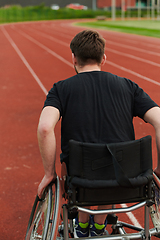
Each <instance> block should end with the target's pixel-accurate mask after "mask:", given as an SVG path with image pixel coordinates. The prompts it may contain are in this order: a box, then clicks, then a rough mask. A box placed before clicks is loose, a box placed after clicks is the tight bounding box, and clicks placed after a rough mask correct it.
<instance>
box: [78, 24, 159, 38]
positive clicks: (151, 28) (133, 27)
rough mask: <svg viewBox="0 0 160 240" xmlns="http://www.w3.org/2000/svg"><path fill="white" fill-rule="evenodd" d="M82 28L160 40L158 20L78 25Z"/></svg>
mask: <svg viewBox="0 0 160 240" xmlns="http://www.w3.org/2000/svg"><path fill="white" fill-rule="evenodd" d="M77 24H78V25H81V26H86V27H92V28H100V29H104V30H113V31H118V32H125V33H132V34H138V35H143V36H150V37H156V38H160V21H158V20H134V21H133V20H125V21H122V20H116V21H110V20H108V21H107V20H106V21H94V22H83V23H77Z"/></svg>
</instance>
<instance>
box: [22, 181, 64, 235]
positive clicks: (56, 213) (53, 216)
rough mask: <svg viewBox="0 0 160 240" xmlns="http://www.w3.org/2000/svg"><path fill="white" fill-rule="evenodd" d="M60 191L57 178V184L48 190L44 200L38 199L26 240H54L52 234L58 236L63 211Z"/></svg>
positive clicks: (53, 184) (51, 185)
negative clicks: (61, 211)
mask: <svg viewBox="0 0 160 240" xmlns="http://www.w3.org/2000/svg"><path fill="white" fill-rule="evenodd" d="M60 190H61V187H60V181H59V178H58V177H57V180H56V182H55V183H52V184H50V185H49V186H48V187H47V188H46V190H45V191H44V194H43V197H42V199H39V198H38V196H37V197H36V199H35V203H34V205H33V208H32V212H31V216H30V219H29V223H28V228H27V233H26V238H25V240H39V239H42V240H52V238H51V233H52V235H53V233H54V235H57V232H58V226H59V220H60V210H61V191H60Z"/></svg>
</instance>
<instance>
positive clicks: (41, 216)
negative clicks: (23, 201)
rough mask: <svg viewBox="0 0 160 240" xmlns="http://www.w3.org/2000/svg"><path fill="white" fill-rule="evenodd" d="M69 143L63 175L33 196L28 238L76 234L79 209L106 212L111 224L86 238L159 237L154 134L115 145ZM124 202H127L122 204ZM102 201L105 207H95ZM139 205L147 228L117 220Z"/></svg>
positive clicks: (62, 239)
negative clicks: (152, 138)
mask: <svg viewBox="0 0 160 240" xmlns="http://www.w3.org/2000/svg"><path fill="white" fill-rule="evenodd" d="M69 147H70V152H69V159H67V160H66V164H64V163H63V164H62V176H61V177H58V176H57V179H56V181H55V182H52V183H50V184H49V186H48V187H47V188H46V190H45V191H44V193H43V197H42V199H39V198H38V196H37V197H36V199H35V202H34V205H33V208H32V212H31V215H30V219H29V223H28V228H27V232H26V237H25V240H38V239H43V240H56V239H57V240H58V239H59V240H69V239H71V238H73V239H74V234H73V232H74V219H75V217H76V216H77V214H78V212H79V211H81V212H86V213H88V214H90V215H96V214H105V215H106V216H107V222H108V224H107V226H108V225H110V226H111V229H112V232H111V233H110V234H106V235H102V236H98V237H87V238H83V239H90V240H92V239H98V240H99V239H106V240H112V239H113V240H129V239H146V240H149V239H151V237H152V236H155V237H158V238H159V237H160V212H159V204H160V203H159V197H160V196H159V192H160V190H159V187H160V182H159V179H158V178H157V177H156V176H155V175H154V173H153V171H152V148H151V136H146V137H143V138H141V139H138V140H134V141H128V142H120V143H114V144H113V143H111V144H96V143H81V142H77V141H74V140H71V141H70V142H69ZM66 166H67V167H66ZM124 203H126V204H127V205H129V206H127V205H125V207H123V206H124V205H123V204H124ZM101 205H102V206H103V205H105V206H106V207H105V208H104V209H103V210H97V209H95V210H94V209H93V208H94V206H101ZM107 205H111V206H112V208H109V209H107ZM117 205H118V208H117V207H116V206H117ZM119 206H120V207H119ZM140 208H143V209H144V227H138V226H135V225H132V224H129V223H126V222H123V221H120V220H119V219H118V216H117V215H119V214H120V216H122V214H124V213H128V212H132V211H134V210H136V209H140ZM150 218H151V220H152V224H151V223H150ZM150 225H152V228H151V227H150Z"/></svg>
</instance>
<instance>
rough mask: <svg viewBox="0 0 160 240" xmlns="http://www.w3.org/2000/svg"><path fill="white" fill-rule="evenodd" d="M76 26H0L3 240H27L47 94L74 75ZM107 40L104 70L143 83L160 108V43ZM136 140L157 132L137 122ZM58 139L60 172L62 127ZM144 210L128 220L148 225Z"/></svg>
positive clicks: (110, 35) (119, 36) (112, 35)
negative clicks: (39, 128) (71, 46)
mask: <svg viewBox="0 0 160 240" xmlns="http://www.w3.org/2000/svg"><path fill="white" fill-rule="evenodd" d="M72 22H73V21H71V20H69V21H49V22H45V21H43V22H33V23H22V24H21V23H18V24H8V25H1V26H0V96H1V117H0V149H1V150H0V161H1V168H0V239H2V240H17V239H18V240H20V239H24V236H25V231H26V227H27V223H28V219H29V215H30V211H31V207H32V204H33V201H34V198H35V195H36V191H37V186H38V183H39V181H40V180H41V178H42V176H43V167H42V163H41V158H40V154H39V149H38V144H37V137H36V130H37V124H38V119H39V115H40V112H41V108H42V107H43V102H44V100H45V95H46V94H47V91H48V90H49V89H50V88H51V87H52V84H53V83H54V82H57V81H59V80H62V79H65V78H67V77H70V76H72V75H73V74H75V73H74V69H73V67H72V63H71V52H70V49H69V43H70V41H71V39H72V38H73V36H74V35H75V34H76V33H77V32H78V31H80V30H82V29H83V28H80V27H75V26H73V25H71V23H72ZM99 32H101V34H102V35H103V36H104V38H105V39H106V54H107V57H108V58H107V64H106V65H105V66H104V67H103V70H105V71H110V72H112V73H114V74H118V75H120V76H125V77H127V78H130V79H132V80H133V81H135V82H136V83H138V84H139V85H140V86H141V87H142V88H144V89H145V91H147V93H148V94H149V95H150V96H151V97H152V98H153V99H154V100H155V101H156V102H157V103H158V104H159V105H160V94H159V92H160V78H159V75H160V39H155V38H150V37H142V36H136V35H129V34H124V33H116V32H111V31H108V32H107V31H104V30H100V31H99ZM135 131H136V138H140V137H143V136H145V135H147V134H151V135H152V136H153V160H154V162H153V167H155V166H156V146H155V137H154V130H153V128H152V127H151V126H149V125H148V124H145V123H143V121H141V120H138V119H135ZM56 135H57V172H60V164H59V157H58V156H59V153H60V125H58V126H57V128H56ZM142 215H143V213H142V212H141V211H137V212H135V213H134V216H127V215H126V217H125V220H126V221H128V222H131V221H138V222H137V223H136V224H142Z"/></svg>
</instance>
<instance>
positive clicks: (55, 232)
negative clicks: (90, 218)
mask: <svg viewBox="0 0 160 240" xmlns="http://www.w3.org/2000/svg"><path fill="white" fill-rule="evenodd" d="M156 181H157V179H156ZM158 184H159V185H160V182H159V183H158ZM53 185H55V186H56V188H55V189H56V190H55V193H54V194H53V192H52V187H53ZM61 188H62V179H60V178H59V177H57V180H56V182H55V183H52V185H49V187H48V190H47V191H48V192H49V195H54V198H55V199H56V203H55V205H54V209H53V200H51V201H50V202H49V203H48V204H47V205H48V206H47V211H48V212H50V211H51V210H52V211H53V213H54V214H53V215H54V217H52V218H51V217H50V214H49V213H48V214H47V216H46V222H45V226H44V229H45V230H44V231H45V234H44V233H43V234H42V235H37V236H32V235H31V231H33V229H32V230H31V226H33V225H34V221H35V219H36V214H37V213H35V211H36V205H37V204H40V203H41V200H40V199H38V198H37V197H36V200H35V203H34V205H33V209H32V212H31V216H30V220H29V223H28V228H27V233H26V238H25V240H38V239H42V240H56V239H57V240H69V239H74V237H73V219H69V217H68V213H69V212H73V213H74V214H75V213H76V212H77V211H82V212H86V213H89V214H91V215H92V214H93V215H96V214H105V215H106V214H109V215H110V216H111V220H110V222H109V224H111V225H112V229H113V233H112V234H111V235H103V236H99V237H88V238H82V240H84V239H88V240H93V239H96V240H100V239H103V240H104V239H106V240H129V239H146V240H149V239H151V236H155V237H158V238H159V237H160V220H159V219H158V217H157V214H158V212H157V210H156V209H157V208H156V206H155V205H156V202H155V201H153V199H150V200H146V201H143V202H139V203H136V204H133V205H132V206H129V207H124V208H123V207H122V208H115V207H114V206H113V208H112V209H106V210H90V209H87V208H83V207H81V206H77V205H72V204H71V205H70V204H63V206H62V205H61V191H62V189H61ZM154 188H155V185H154ZM52 199H53V198H52ZM61 207H62V208H63V222H61V224H59V221H60V216H61V210H60V208H61ZM142 207H144V208H145V211H144V219H145V222H144V228H139V227H136V226H134V225H132V224H128V223H126V222H122V221H119V220H117V218H116V216H115V214H118V213H127V212H132V211H134V210H136V209H139V208H142ZM149 216H150V217H151V220H152V222H153V225H154V227H153V228H151V229H150V228H149ZM112 218H113V219H112ZM49 225H50V226H49ZM125 228H127V229H130V230H134V231H137V232H132V233H126V231H125ZM46 229H47V230H46ZM49 229H50V233H49V234H48V233H47V231H49Z"/></svg>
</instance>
